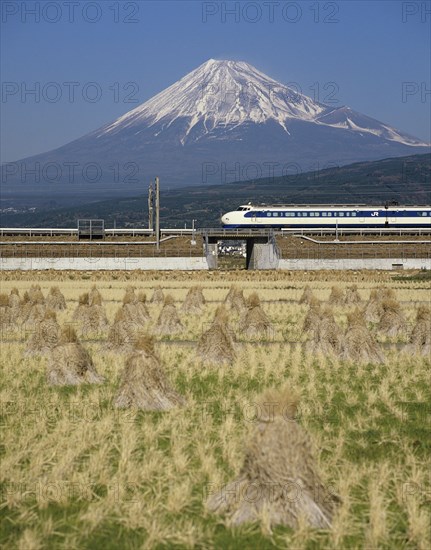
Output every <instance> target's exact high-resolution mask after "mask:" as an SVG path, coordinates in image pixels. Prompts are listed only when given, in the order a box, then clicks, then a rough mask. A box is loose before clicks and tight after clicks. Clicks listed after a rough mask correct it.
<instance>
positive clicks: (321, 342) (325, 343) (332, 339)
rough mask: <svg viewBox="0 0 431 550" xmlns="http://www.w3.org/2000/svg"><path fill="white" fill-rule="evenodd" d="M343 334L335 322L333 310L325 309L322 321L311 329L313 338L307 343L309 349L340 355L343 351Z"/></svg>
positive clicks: (321, 316) (321, 317) (312, 351)
mask: <svg viewBox="0 0 431 550" xmlns="http://www.w3.org/2000/svg"><path fill="white" fill-rule="evenodd" d="M341 344H342V334H341V331H340V328H339V326H338V325H337V323H336V322H335V319H334V315H333V313H332V310H331V309H329V308H326V309H324V310H323V311H322V312H321V314H320V321H319V323H318V324H317V325H316V326H315V327H314V329H313V330H312V331H311V338H310V340H309V341H308V342H307V343H306V349H307V351H309V352H311V353H323V354H324V355H339V354H340V352H341Z"/></svg>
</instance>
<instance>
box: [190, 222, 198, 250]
mask: <svg viewBox="0 0 431 550" xmlns="http://www.w3.org/2000/svg"><path fill="white" fill-rule="evenodd" d="M196 221H197V220H192V240H191V243H190V244H192V245H193V246H194V245H195V244H196V235H195V222H196Z"/></svg>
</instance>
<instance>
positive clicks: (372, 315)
mask: <svg viewBox="0 0 431 550" xmlns="http://www.w3.org/2000/svg"><path fill="white" fill-rule="evenodd" d="M381 303H382V302H381V299H380V294H379V292H378V290H377V289H375V288H374V289H373V290H372V291H371V293H370V298H369V300H368V302H367V303H366V305H365V310H364V313H365V319H366V320H367V321H369V322H370V323H378V321H379V319H380V313H381Z"/></svg>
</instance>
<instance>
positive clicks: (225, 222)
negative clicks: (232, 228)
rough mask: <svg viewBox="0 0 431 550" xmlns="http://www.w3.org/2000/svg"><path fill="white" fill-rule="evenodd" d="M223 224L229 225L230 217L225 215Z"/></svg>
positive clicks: (222, 218)
mask: <svg viewBox="0 0 431 550" xmlns="http://www.w3.org/2000/svg"><path fill="white" fill-rule="evenodd" d="M221 223H223V224H224V225H227V224H228V223H229V216H227V214H224V215H223V216H222V217H221Z"/></svg>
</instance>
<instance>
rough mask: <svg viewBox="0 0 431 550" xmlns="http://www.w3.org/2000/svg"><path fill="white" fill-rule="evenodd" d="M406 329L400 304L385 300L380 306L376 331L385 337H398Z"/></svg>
mask: <svg viewBox="0 0 431 550" xmlns="http://www.w3.org/2000/svg"><path fill="white" fill-rule="evenodd" d="M406 327H407V324H406V320H405V317H404V314H403V312H402V310H401V306H400V304H399V303H398V302H397V301H396V300H392V299H385V300H383V301H382V302H381V304H380V318H379V324H378V329H379V330H380V331H381V332H382V333H383V334H386V335H387V336H391V337H393V336H398V335H399V334H402V333H403V332H405V330H406Z"/></svg>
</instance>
